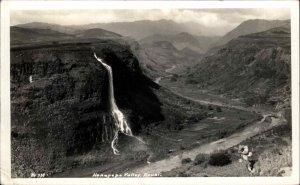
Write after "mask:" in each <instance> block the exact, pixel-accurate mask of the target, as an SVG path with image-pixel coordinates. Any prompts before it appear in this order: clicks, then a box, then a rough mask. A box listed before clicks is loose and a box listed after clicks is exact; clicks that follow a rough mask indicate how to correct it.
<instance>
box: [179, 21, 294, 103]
mask: <svg viewBox="0 0 300 185" xmlns="http://www.w3.org/2000/svg"><path fill="white" fill-rule="evenodd" d="M290 36H291V35H290V26H289V25H288V24H287V25H285V26H282V27H277V28H272V29H270V30H267V31H264V32H259V33H253V34H248V35H243V36H240V37H238V38H235V39H232V40H231V41H229V42H228V43H227V44H226V45H224V46H222V47H221V48H220V49H218V50H217V51H216V52H215V53H214V54H212V55H210V56H206V57H204V58H203V59H202V60H201V62H200V63H199V64H197V65H196V66H195V67H193V69H192V70H191V71H190V72H189V73H188V74H187V75H185V81H186V83H188V84H192V85H197V86H198V87H199V88H201V89H209V90H212V91H216V92H217V93H222V94H226V95H229V96H231V97H244V100H245V102H246V103H248V104H249V105H252V104H255V103H271V104H272V103H274V102H275V103H276V102H278V101H282V100H283V99H284V98H286V97H288V96H289V94H290V82H291V76H290V72H291V38H290ZM282 96H283V98H282ZM274 99H275V100H276V101H274ZM272 101H273V102H272Z"/></svg>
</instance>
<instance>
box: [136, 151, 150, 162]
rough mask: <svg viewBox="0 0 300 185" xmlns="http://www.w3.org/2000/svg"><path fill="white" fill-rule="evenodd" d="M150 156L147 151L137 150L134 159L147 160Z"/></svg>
mask: <svg viewBox="0 0 300 185" xmlns="http://www.w3.org/2000/svg"><path fill="white" fill-rule="evenodd" d="M148 157H149V154H148V153H147V152H146V151H137V152H135V153H134V156H133V159H134V161H139V162H141V161H146V160H147V158H148Z"/></svg>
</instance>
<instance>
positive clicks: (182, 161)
mask: <svg viewBox="0 0 300 185" xmlns="http://www.w3.org/2000/svg"><path fill="white" fill-rule="evenodd" d="M191 161H192V160H191V158H184V159H182V160H181V163H182V164H186V163H190V162H191Z"/></svg>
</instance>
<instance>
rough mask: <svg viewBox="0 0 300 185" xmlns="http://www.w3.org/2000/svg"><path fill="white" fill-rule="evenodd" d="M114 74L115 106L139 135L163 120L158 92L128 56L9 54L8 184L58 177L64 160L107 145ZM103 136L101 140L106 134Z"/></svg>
mask: <svg viewBox="0 0 300 185" xmlns="http://www.w3.org/2000/svg"><path fill="white" fill-rule="evenodd" d="M93 52H95V53H96V54H97V55H98V56H99V57H101V58H102V59H103V60H104V61H105V62H106V63H107V64H109V65H110V66H111V67H112V69H113V75H114V79H113V80H114V81H113V83H114V86H115V98H116V102H117V104H118V106H119V108H120V109H121V110H122V111H123V112H124V113H125V115H126V116H127V118H128V121H129V124H130V126H131V128H132V130H133V131H134V133H135V134H137V130H138V129H139V128H140V127H141V126H142V125H147V124H148V123H151V122H154V121H159V120H162V119H163V116H162V114H161V108H160V106H161V103H160V102H159V100H158V99H157V98H156V96H155V94H154V93H153V92H152V91H153V89H157V88H159V87H158V86H157V85H156V84H155V83H154V82H152V81H151V80H149V79H148V78H147V77H146V76H144V75H143V73H142V72H141V70H140V68H139V63H138V61H137V59H136V58H135V57H134V55H133V54H132V53H131V52H130V50H129V48H128V47H127V46H125V45H121V44H118V43H116V42H113V41H102V42H98V43H86V44H74V43H73V44H61V45H59V44H56V45H55V46H54V45H47V46H46V45H45V46H43V47H40V46H38V47H35V46H31V47H27V48H26V47H22V48H20V47H14V48H12V49H11V128H12V154H13V155H12V169H13V172H14V173H13V176H18V177H28V176H29V175H30V173H31V172H35V173H38V172H40V173H42V172H45V171H46V172H56V171H57V170H58V169H62V168H63V167H64V165H66V166H68V165H67V164H66V163H67V162H68V161H67V160H66V158H67V157H68V156H72V155H76V154H81V153H84V152H87V151H89V150H91V149H92V148H93V147H95V145H97V146H100V147H101V143H105V142H109V141H110V139H111V137H112V136H111V131H110V128H111V127H110V125H111V124H112V119H111V116H110V115H109V112H108V107H107V106H108V102H107V101H108V98H107V95H108V94H107V93H108V76H107V71H106V70H105V69H104V68H103V66H101V64H100V63H99V62H98V61H97V60H96V59H95V58H94V56H93ZM104 130H105V132H104Z"/></svg>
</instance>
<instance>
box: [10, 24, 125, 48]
mask: <svg viewBox="0 0 300 185" xmlns="http://www.w3.org/2000/svg"><path fill="white" fill-rule="evenodd" d="M77 32H78V33H77V34H75V33H73V34H66V33H61V32H58V31H54V30H52V29H48V28H47V29H41V28H21V27H17V26H12V27H11V32H10V35H11V44H12V45H15V44H32V43H42V42H51V41H52V42H55V41H67V40H69V41H70V40H72V41H74V40H75V39H77V40H79V39H116V38H120V37H122V36H121V35H119V34H116V33H113V32H110V31H106V30H103V29H100V28H94V29H89V30H82V31H77Z"/></svg>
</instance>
